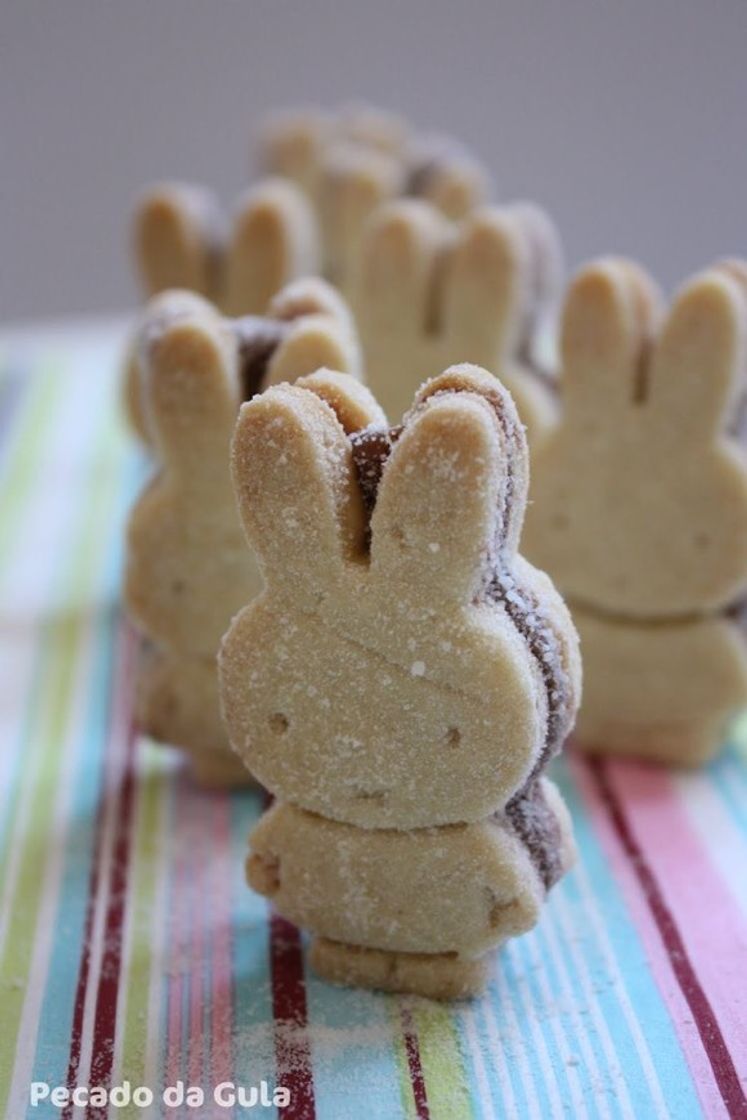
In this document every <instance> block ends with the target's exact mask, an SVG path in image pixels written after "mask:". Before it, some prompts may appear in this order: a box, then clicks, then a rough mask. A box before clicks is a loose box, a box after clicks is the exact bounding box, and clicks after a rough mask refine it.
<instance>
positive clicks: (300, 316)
mask: <svg viewBox="0 0 747 1120" xmlns="http://www.w3.org/2000/svg"><path fill="white" fill-rule="evenodd" d="M270 310H271V313H270V316H269V317H268V318H266V319H257V318H252V317H247V318H244V319H238V320H236V321H233V322H231V321H227V320H224V319H222V318H221V316H220V315H219V313H218V312H217V311H216V310H215V308H213V307H212V305H210V304H209V303H208V302H207V301H205V300H204V299H202V298H201V297H198V296H195V295H194V294H193V293H169V295H164V296H161V297H158V299H157V300H156V301H154V306H153V311H152V314H151V316H146V317H145V320H144V323H143V326H142V329H141V334H140V348H141V360H140V366H139V368H140V369H141V370H142V376H143V386H142V399H143V406H144V410H145V414H146V417H147V423H148V430H149V432H150V433H151V435H152V438H153V440H154V443H155V447H156V452H157V457H158V461H159V464H160V467H159V470H158V473H157V474H156V476H155V477H154V479H153V480H152V481H151V482H150V483H149V484H148V486H147V487H146V489H145V490H144V491H143V493H142V494H141V496H140V498H139V500H138V502H137V504H136V506H135V508H134V510H133V512H132V515H131V518H130V524H129V529H128V553H127V571H126V581H125V597H126V601H127V605H128V609H129V611H130V612H131V614H132V615H133V617H134V619H135V621H136V623H137V624H138V626H139V627H140V628H141V630H142V631H143V633H144V635H145V636H146V638H147V639H148V642H149V648H148V649H147V656H146V657H145V658H144V660H143V671H142V674H141V681H140V688H139V695H140V716H141V723H142V726H143V727H144V729H145V730H146V731H150V732H151V733H152V734H154V735H156V736H157V737H158V738H161V739H167V740H169V741H171V742H175V743H177V744H180V745H183V746H185V747H187V748H188V749H190V750H191V751H192V752H193V754H194V758H195V766H196V768H197V769H198V776H200V777H204V778H206V779H208V778H210V777H211V774H212V771H213V770H214V769H215V767H219V768H220V770H221V773H223V772H224V771H225V770H226V769H227V768H229V763H234V766H233V771H234V772H239V773H241V770H240V769H239V766H238V764H237V763H236V760H235V759H233V758H232V756H230V755H228V754H227V752H228V745H227V742H226V738H225V733H224V731H223V728H222V724H221V720H220V714H219V710H218V697H217V683H216V668H215V654H216V650H217V648H218V643H219V641H220V638H221V635H222V634H223V632H224V630H225V628H226V626H227V624H228V622H229V620H230V619H231V617H232V616H233V615H234V614H235V613H236V611H237V610H239V608H240V607H241V606H243V605H244V604H245V603H246V602H247V601H248V600H249V599H251V598H252V597H253V596H254V595H255V594H257V593H258V591H259V590H260V588H261V586H262V581H261V578H260V574H259V570H258V568H257V565H256V562H255V561H254V558H253V557H252V556H251V555H247V551H246V543H245V541H244V539H243V534H242V530H241V526H240V523H239V519H238V515H237V512H236V504H235V500H234V496H233V491H232V487H231V478H230V467H229V445H230V440H231V434H232V431H233V427H234V423H235V419H236V413H237V411H238V408H239V404H240V403H241V401H242V400H246V399H248V398H249V397H251V396H253V395H254V394H255V393H257V392H259V391H260V390H261V389H262V387H263V386H264V385H266V384H271V383H273V382H274V381H278V380H280V381H287V380H288V379H289V378H291V379H292V378H295V377H296V376H298V375H302V374H306V373H308V372H310V371H312V370H314V369H316V368H317V367H318V366H319V365H324V364H326V363H334V364H335V365H336V366H337V367H338V368H340V369H343V370H347V371H348V373H349V374H353V375H355V376H358V375H359V373H360V363H359V357H358V352H357V347H356V343H355V337H354V333H353V327H352V322H351V319H350V316H349V313H348V311H347V308H346V307H345V305H344V304H343V303H342V300H341V299H340V297H339V296H338V295H337V293H336V292H335V291H334V290H333V289H332V288H330V287H329V286H328V285H326V284H325V283H324V282H323V281H320V280H304V281H296V282H295V283H294V284H291V285H289V286H288V287H287V288H285V289H284V290H283V291H282V292H281V293H280V294H279V295H278V296H277V297H276V298H275V300H274V301H273V302H272V304H271V309H270ZM216 752H217V753H216ZM220 752H223V757H222V758H220V757H217V755H219V754H220ZM226 759H228V762H227V761H226Z"/></svg>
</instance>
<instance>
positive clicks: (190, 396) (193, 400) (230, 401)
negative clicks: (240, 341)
mask: <svg viewBox="0 0 747 1120" xmlns="http://www.w3.org/2000/svg"><path fill="white" fill-rule="evenodd" d="M236 360H237V359H236V342H235V339H234V338H233V336H232V335H231V334H230V333H229V332H227V331H226V329H225V326H224V324H223V321H222V320H221V319H220V317H219V316H218V314H217V313H216V312H215V310H214V308H212V306H211V305H210V304H207V303H204V305H203V306H202V307H194V306H193V307H189V306H188V305H186V301H185V303H184V304H183V306H182V308H181V313H179V314H172V315H165V314H164V312H163V310H162V309H161V310H160V311H159V310H156V311H155V312H154V315H153V317H152V318H150V319H148V320H147V321H146V323H145V325H144V328H143V332H142V335H141V369H142V375H143V378H144V394H143V399H144V402H145V405H146V409H147V414H148V422H149V428H150V431H151V432H152V435H153V439H154V442H155V444H156V448H157V450H158V451H159V453H160V456H161V458H162V460H163V461H164V463H166V464H167V465H168V464H170V465H172V466H174V467H177V469H179V470H180V471H182V472H184V473H186V472H188V473H189V477H190V479H191V480H192V484H193V485H199V484H200V481H201V480H202V479H203V478H204V477H205V474H206V472H209V471H210V470H211V465H212V464H214V463H216V462H219V463H222V462H223V461H224V460H225V456H226V452H227V450H228V445H229V442H230V438H231V431H232V428H233V423H234V420H235V417H236V408H237V404H238V393H237V375H236Z"/></svg>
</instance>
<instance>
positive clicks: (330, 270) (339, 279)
mask: <svg viewBox="0 0 747 1120" xmlns="http://www.w3.org/2000/svg"><path fill="white" fill-rule="evenodd" d="M260 154H261V161H262V165H263V167H264V168H265V169H267V170H268V171H270V172H271V173H272V174H276V175H284V176H287V177H288V178H290V179H291V180H293V181H294V182H295V183H296V184H297V185H298V186H299V187H301V189H302V190H304V191H305V192H306V194H307V195H308V196H309V198H310V200H311V202H312V204H313V206H314V209H315V211H316V214H317V217H318V221H319V227H320V230H321V239H322V245H323V271H324V275H325V276H326V277H327V279H329V280H331V281H332V282H333V283H335V284H336V285H337V286H338V287H339V288H340V289H341V291H343V292H344V293H345V294H346V295H348V296H350V295H351V294H352V284H353V283H354V278H355V273H356V267H357V258H358V254H359V253H360V248H361V243H362V240H363V235H364V231H365V228H366V224H367V222H368V220H369V219H370V217H371V215H372V214H373V213H374V212H375V210H376V208H377V207H378V206H380V205H381V204H382V203H384V202H387V201H389V200H391V199H394V198H397V197H400V196H406V195H411V196H413V197H417V198H423V199H426V200H427V201H429V202H430V203H431V204H432V205H433V206H435V207H436V208H437V209H438V210H439V211H440V212H441V213H442V214H444V215H445V216H446V217H448V218H451V219H453V220H459V219H461V218H463V217H465V216H466V215H467V214H468V213H470V211H471V210H473V209H474V208H475V207H476V206H479V205H480V204H482V203H483V202H485V200H486V199H487V197H488V194H489V192H490V184H489V176H488V174H487V172H486V171H485V169H484V168H483V167H482V166H481V164H480V163H479V162H478V161H477V160H476V159H475V158H474V156H472V155H471V153H470V152H469V151H468V150H467V149H466V148H465V147H464V145H461V144H458V143H457V142H456V141H454V140H452V139H451V138H449V137H442V136H418V135H416V134H413V133H411V132H410V131H409V129H408V128H407V126H406V125H405V123H404V122H402V121H401V120H400V119H399V118H396V117H392V116H391V114H388V113H382V112H381V111H380V110H376V109H370V108H365V107H357V108H356V107H353V108H352V109H349V110H346V111H342V112H341V113H339V114H324V113H321V112H320V111H314V110H306V111H300V112H295V113H289V114H282V115H281V116H279V117H275V118H273V119H272V120H271V121H270V122H269V124H268V126H266V128H265V129H264V132H263V137H262V146H261V153H260ZM413 388H414V386H413Z"/></svg>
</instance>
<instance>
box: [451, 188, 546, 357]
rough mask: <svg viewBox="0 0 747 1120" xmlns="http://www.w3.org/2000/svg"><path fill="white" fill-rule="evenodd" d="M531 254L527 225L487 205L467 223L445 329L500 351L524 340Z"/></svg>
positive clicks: (455, 259) (454, 262)
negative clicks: (526, 230)
mask: <svg viewBox="0 0 747 1120" xmlns="http://www.w3.org/2000/svg"><path fill="white" fill-rule="evenodd" d="M530 272H531V255H530V250H529V243H528V239H527V237H526V233H525V229H524V224H523V222H522V220H521V219H520V217H519V216H518V215H517V214H516V213H513V212H512V211H511V210H510V209H507V208H500V209H499V208H498V207H486V208H484V209H482V210H478V211H476V212H475V213H474V214H473V215H471V216H470V217H469V218H467V220H466V221H465V223H464V226H463V229H462V232H461V234H460V236H459V239H458V242H457V245H456V248H455V250H454V255H453V259H452V262H451V277H450V281H449V283H448V284H447V286H446V290H445V295H444V329H445V331H446V332H447V333H448V334H451V335H452V336H454V337H457V338H464V339H468V340H469V341H470V348H471V349H473V350H474V349H476V344H477V343H479V344H480V348H481V349H482V350H485V349H488V350H489V351H490V352H495V354H496V355H506V356H508V355H510V354H512V353H513V352H514V351H515V349H516V347H517V345H518V342H519V339H520V338H521V334H522V329H523V322H524V317H525V304H526V298H527V293H528V291H529V283H530V281H529V277H530Z"/></svg>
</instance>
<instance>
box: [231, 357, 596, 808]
mask: <svg viewBox="0 0 747 1120" xmlns="http://www.w3.org/2000/svg"><path fill="white" fill-rule="evenodd" d="M320 388H321V386H320V384H319V382H314V380H313V379H312V380H311V381H302V382H300V383H298V384H297V385H296V386H294V387H290V386H278V387H277V388H275V389H271V390H269V391H268V392H267V393H265V394H263V396H262V397H261V398H258V399H257V400H256V401H253V402H251V403H250V404H249V405H247V406H245V407H244V408H242V411H241V414H240V418H239V423H238V425H237V429H236V434H235V437H234V444H233V472H234V482H235V486H236V491H237V497H238V502H239V508H240V510H241V515H242V519H243V521H244V525H245V528H246V532H247V536H248V539H249V541H250V542H251V543H252V545H253V547H255V548H256V550H257V552H258V554H259V556H260V560H261V565H262V570H263V572H264V575H265V579H266V581H267V588H266V590H265V592H264V594H263V595H262V596H261V597H260V599H258V600H256V601H255V602H254V603H253V604H251V605H250V606H249V607H247V608H246V609H245V610H244V611H243V612H242V613H241V615H239V617H238V618H237V619H235V620H234V623H233V624H232V626H231V629H230V630H229V632H228V634H227V635H226V638H225V639H224V643H223V647H222V651H221V655H220V667H221V677H222V697H223V705H224V712H225V715H226V718H227V722H228V727H229V733H230V736H231V741H232V743H233V746H234V749H235V750H236V751H237V752H238V753H239V754H240V755H241V756H242V757H243V758H244V761H245V762H246V763H247V765H248V766H249V767H250V769H251V770H252V771H253V773H255V774H256V776H257V777H258V778H259V779H260V780H262V781H263V782H264V783H265V784H266V785H267V786H268V788H269V789H271V790H272V791H273V792H274V793H276V794H277V795H278V796H280V797H282V798H283V799H287V800H289V801H291V802H293V803H294V804H296V805H299V806H302V807H303V808H306V809H309V810H311V811H313V812H317V813H320V814H322V815H323V816H327V817H331V818H334V819H337V820H342V821H346V822H349V823H351V824H355V825H358V826H361V827H374V828H376V827H382V828H389V827H395V828H398V827H405V828H413V827H420V826H426V825H432V824H444V823H449V822H454V821H468V820H477V819H479V818H481V817H484V816H487V815H489V814H490V813H491V812H492V811H494V810H495V809H496V808H497V807H499V806H502V805H503V804H505V802H506V801H507V800H508V799H509V798H510V797H511V795H512V794H513V793H515V792H516V791H517V790H518V789H519V788H520V787H521V786H522V784H523V783H525V782H526V781H527V779H528V777H529V776H530V774H531V773H532V772H533V771H534V769H535V767H537V766H538V765H541V763H542V761H543V760H544V759H545V758H546V756H547V754H548V753H549V752H551V751H553V750H554V749H557V747H558V746H559V745H560V743H561V742H562V739H563V738H564V737H565V735H566V734H567V731H568V729H569V726H570V724H571V722H572V718H573V713H574V712H575V708H576V704H577V700H578V687H579V680H578V672H579V670H578V655H577V648H576V642H575V633H574V631H573V628H572V625H571V623H570V620H569V618H568V616H567V613H566V612H565V610H564V608H563V606H562V603H561V602H560V600H559V598H558V597H557V596H556V595H555V593H554V592H553V590H552V588H551V586H550V585H549V581H547V580H546V579H545V577H543V576H542V575H541V573H538V572H535V571H534V569H531V568H529V566H528V565H526V564H525V563H524V562H523V561H521V560H520V558H518V557H517V556H516V554H515V550H516V543H517V540H518V534H519V531H520V526H521V520H522V516H523V509H524V502H525V499H526V483H527V469H526V445H525V441H524V434H523V429H522V427H521V425H520V424H519V422H518V418H517V416H516V412H515V409H514V406H513V403H512V401H511V399H510V397H509V396H508V394H507V393H506V392H505V391H504V390H503V388H502V387H501V386H500V384H499V383H498V382H497V381H496V380H495V379H494V378H493V377H491V376H490V375H489V374H487V373H485V372H484V371H480V370H477V369H474V368H473V367H467V366H464V367H457V368H455V369H453V370H451V371H449V372H448V373H447V374H444V375H443V376H442V377H440V378H436V379H435V380H434V381H432V382H430V383H429V384H428V385H426V386H424V387H423V389H422V390H421V391H420V393H419V394H418V396H417V397H416V401H415V405H414V407H413V409H412V411H411V413H410V414H409V416H408V418H407V419H406V422H405V425H404V429H403V430H402V431H401V433H397V432H395V433H393V434H391V435H387V434H386V432H385V431H378V432H377V431H371V432H369V433H360V434H359V435H357V436H354V438H353V440H351V438H350V436H351V434H352V433H355V432H356V431H358V430H359V429H360V428H361V427H363V426H364V425H365V423H368V424H371V423H373V424H377V423H380V418H379V419H377V417H376V416H372V418H371V419H370V420H368V421H366V417H365V414H364V412H362V411H361V409H360V406H359V404H358V402H357V401H355V400H351V398H350V396H349V394H348V393H347V391H346V390H347V385H346V384H344V383H343V384H342V385H339V384H338V386H337V389H336V396H335V398H334V399H333V398H332V397H331V395H330V393H329V391H328V390H326V389H325V390H324V391H323V392H321V393H320ZM362 422H363V423H362ZM377 443H378V444H379V446H382V443H383V445H385V446H386V449H387V450H389V456H388V458H387V459H386V461H385V462H383V460H382V458H381V457H379V460H378V461H377V458H376V456H375V455H374V456H372V455H371V449H372V447H375V446H376V444H377ZM356 445H358V446H356ZM379 475H380V481H379V482H378V485H377V486H371V479H372V478H373V477H375V476H379ZM366 503H368V504H369V506H370V505H371V504H372V503H373V513H372V515H371V517H370V523H369V519H368V517H367V510H366ZM455 775H458V778H455Z"/></svg>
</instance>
